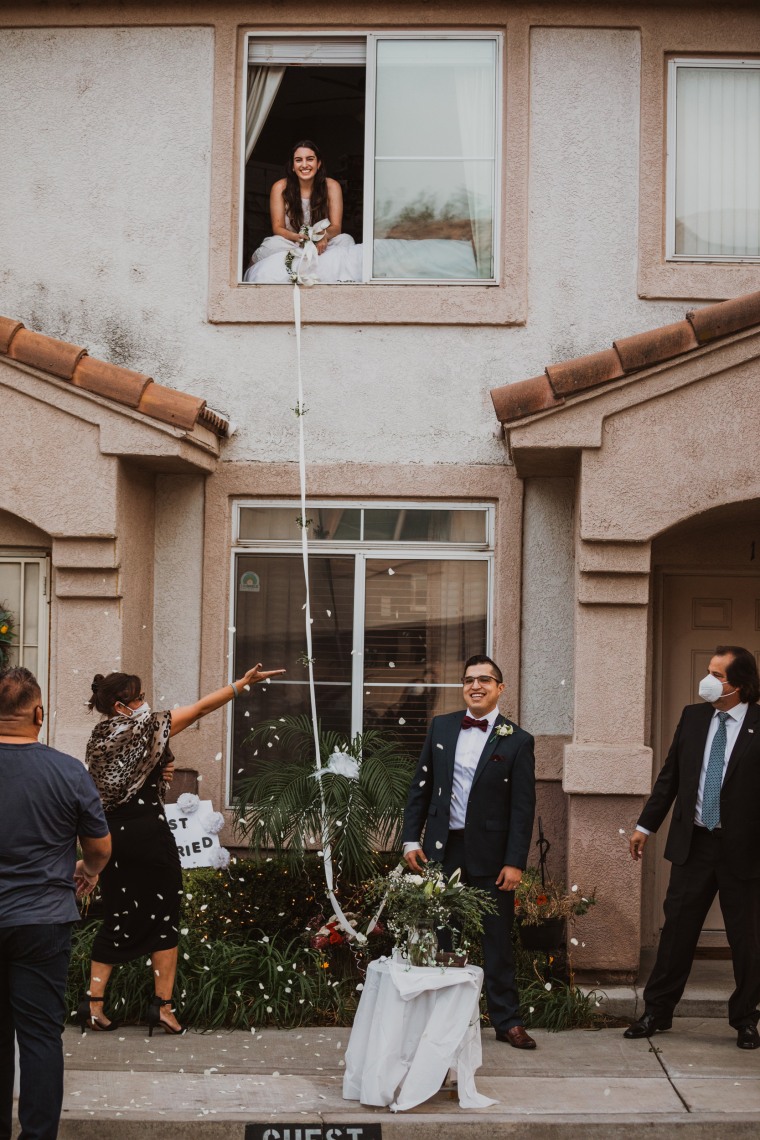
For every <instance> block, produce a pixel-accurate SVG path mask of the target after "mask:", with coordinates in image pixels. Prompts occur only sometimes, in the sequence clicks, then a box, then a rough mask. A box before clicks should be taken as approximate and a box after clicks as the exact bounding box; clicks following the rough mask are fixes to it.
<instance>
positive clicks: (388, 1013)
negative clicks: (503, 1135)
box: [343, 959, 497, 1112]
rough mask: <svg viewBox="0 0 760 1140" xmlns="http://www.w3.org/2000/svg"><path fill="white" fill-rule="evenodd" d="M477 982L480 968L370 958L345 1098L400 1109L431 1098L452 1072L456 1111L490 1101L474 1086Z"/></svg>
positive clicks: (351, 1043) (480, 980) (477, 1041)
mask: <svg viewBox="0 0 760 1140" xmlns="http://www.w3.org/2000/svg"><path fill="white" fill-rule="evenodd" d="M482 985H483V971H482V970H481V969H480V968H479V967H478V966H465V967H464V968H461V967H447V968H444V967H440V966H410V965H408V964H407V963H406V961H404V960H403V959H392V960H390V959H387V960H383V959H381V960H380V961H377V962H370V964H369V966H368V968H367V978H366V981H365V983H364V990H363V992H362V996H361V1001H360V1002H359V1008H358V1009H357V1011H356V1017H355V1018H354V1026H353V1029H352V1030H351V1039H350V1041H349V1043H348V1048H347V1049H346V1072H345V1076H344V1078H343V1097H344V1099H345V1100H358V1101H361V1103H362V1104H371V1105H388V1106H389V1107H390V1109H391V1111H392V1112H403V1111H404V1110H405V1109H409V1108H414V1106H415V1105H418V1104H422V1102H423V1101H426V1100H428V1098H429V1097H431V1096H434V1095H435V1093H437V1092H438V1090H439V1089H440V1088H441V1086H442V1085H443V1083H444V1081H445V1080H446V1077H447V1075H448V1072H449V1070H450V1069H454V1070H455V1071H456V1075H457V1086H458V1093H459V1106H460V1108H487V1107H488V1106H489V1105H492V1104H496V1103H497V1102H496V1101H494V1100H490V1099H489V1098H488V1097H485V1096H481V1095H480V1093H479V1092H478V1091H477V1089H476V1087H475V1071H476V1070H477V1069H478V1068H479V1067H480V1065H481V1063H482V1059H483V1058H482V1052H481V1046H480V990H481V987H482Z"/></svg>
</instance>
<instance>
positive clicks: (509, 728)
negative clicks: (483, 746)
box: [488, 724, 515, 744]
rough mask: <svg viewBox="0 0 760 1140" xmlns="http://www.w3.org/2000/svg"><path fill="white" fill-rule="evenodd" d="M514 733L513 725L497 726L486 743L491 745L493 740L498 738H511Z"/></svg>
mask: <svg viewBox="0 0 760 1140" xmlns="http://www.w3.org/2000/svg"><path fill="white" fill-rule="evenodd" d="M514 731H515V726H514V725H513V724H498V725H497V726H496V728H495V729H494V730H493V736H492V737H491V739H490V740H489V741H488V743H489V744H493V742H494V740H497V739H498V738H499V737H500V736H511V735H512V733H513V732H514Z"/></svg>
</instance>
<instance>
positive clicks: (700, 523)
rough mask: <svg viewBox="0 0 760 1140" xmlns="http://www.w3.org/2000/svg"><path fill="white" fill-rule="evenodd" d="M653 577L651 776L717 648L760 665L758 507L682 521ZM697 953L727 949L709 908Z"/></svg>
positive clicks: (654, 880) (658, 905) (662, 874)
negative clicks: (741, 652) (740, 649)
mask: <svg viewBox="0 0 760 1140" xmlns="http://www.w3.org/2000/svg"><path fill="white" fill-rule="evenodd" d="M652 568H653V574H654V590H653V605H654V666H655V668H654V688H653V718H652V745H653V751H654V773H653V775H654V776H656V774H657V772H659V770H660V768H661V767H662V764H663V762H664V760H665V756H666V755H667V751H668V748H669V746H670V742H671V739H672V736H673V732H674V731H675V727H676V724H677V723H678V718H679V716H680V713H681V709H682V708H683V707H684V705H686V704H692V703H694V702H695V701H697V700H698V697H697V685H698V683H699V679H700V678H701V677H703V676H704V675H705V673H706V672H707V666H708V662H709V660H710V657H711V656H712V653H713V651H714V649H715V647H716V646H718V645H742V646H744V647H745V648H747V649H749V650H750V651H751V652H753V653H754V654H755V656H756V657H757V659H758V661H760V502H758V501H757V500H752V501H750V502H743V503H734V504H731V505H730V506H729V507H724V508H722V509H721V510H720V511H711V512H708V513H706V514H705V515H701V516H697V517H695V518H692V519H688V520H686V521H685V522H684V523H681V524H679V525H678V526H675V527H673V528H671V529H670V530H668V531H666V532H664V533H663V534H661V535H659V536H658V537H657V538H656V539H655V540H654V541H653V543H652ZM666 834H667V828H666V827H665V826H663V827H662V828H661V829H660V832H659V833H658V835H657V837H656V850H657V856H658V857H657V859H654V860H650V861H649V864H648V870H649V881H648V882H647V883H646V884H645V891H644V910H643V931H642V941H643V944H644V945H647V944H652V943H653V942H654V941H655V940H656V939H657V936H658V934H659V930H660V928H661V925H662V900H663V898H664V895H665V890H666V887H667V879H668V869H669V868H668V865H667V864H666V863H665V862H664V860H663V859H662V857H661V856H662V849H663V848H664V843H665V836H666ZM700 947H701V950H702V953H703V954H705V955H711V956H712V955H719V954H721V952H722V951H724V950H725V949H727V942H726V938H725V930H724V923H723V916H722V914H721V911H720V907H719V906H718V904H717V901H716V902H715V903H714V904H713V906H712V908H711V910H710V913H709V915H708V917H707V921H706V923H705V926H704V930H703V935H702V939H701V940H700Z"/></svg>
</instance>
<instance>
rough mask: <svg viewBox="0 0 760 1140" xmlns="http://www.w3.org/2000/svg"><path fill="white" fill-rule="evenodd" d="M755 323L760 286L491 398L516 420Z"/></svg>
mask: <svg viewBox="0 0 760 1140" xmlns="http://www.w3.org/2000/svg"><path fill="white" fill-rule="evenodd" d="M755 326H760V291H759V292H757V293H747V294H746V295H745V296H743V297H734V298H733V299H732V300H730V301H719V302H718V303H717V304H715V305H706V306H705V307H704V308H703V309H696V310H693V311H691V312H688V313H687V314H686V319H685V320H683V321H677V322H676V323H675V324H671V325H662V326H661V327H660V328H656V329H650V330H649V331H648V332H643V333H638V334H637V335H636V336H628V337H623V338H622V339H621V340H616V341H615V342H614V346H613V347H612V348H609V349H605V350H604V351H603V352H594V353H592V354H591V355H590V356H578V357H575V358H574V359H572V360H565V361H562V362H561V363H558V364H548V365H547V367H546V377H542V376H537V377H534V378H533V379H531V380H518V381H517V382H516V383H514V384H502V385H500V386H499V387H498V388H492V389H491V399H492V400H493V404H494V407H495V409H496V415H497V416H498V418H499V420H500V422H501V423H513V422H514V421H515V420H519V419H523V418H524V417H526V416H532V415H535V414H536V413H538V412H544V411H547V410H549V409H551V408H553V407H555V406H556V405H558V404H561V403H563V402H564V400H565V399H569V398H571V397H573V396H575V395H578V394H579V393H581V392H585V391H588V389H590V388H596V387H597V386H598V385H600V384H608V383H611V382H612V381H613V380H620V379H622V378H623V377H624V376H628V375H630V374H631V373H633V372H637V371H639V370H641V369H643V368H649V367H651V366H652V365H654V364H658V363H660V362H661V361H665V360H672V359H673V358H674V357H676V356H682V355H683V354H684V353H687V352H693V351H694V350H695V349H698V348H701V347H702V345H704V344H709V343H710V342H711V341H714V340H717V339H718V338H719V337H722V336H729V335H730V334H731V333H736V332H741V331H742V330H744V329H750V328H753V327H755ZM555 397H556V398H555Z"/></svg>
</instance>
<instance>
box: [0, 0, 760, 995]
mask: <svg viewBox="0 0 760 1140" xmlns="http://www.w3.org/2000/svg"><path fill="white" fill-rule="evenodd" d="M0 61H1V62H0V105H2V108H3V113H2V116H1V117H0V142H1V146H2V151H1V153H2V155H3V160H2V163H0V313H2V314H3V317H4V319H3V320H2V321H0V393H1V403H0V407H1V408H2V415H1V416H0V424H1V425H2V446H1V447H0V457H1V458H0V470H1V471H2V478H0V603H2V602H5V603H7V604H8V605H9V606H10V607H11V609H12V610H13V612H14V613H15V615H16V619H17V625H18V637H19V647H18V650H17V653H16V656H17V657H18V658H19V659H21V660H23V661H24V662H25V663H26V664H28V665H29V666H30V667H31V668H34V669H35V670H36V671H37V672H38V673H39V675H40V677H41V679H42V681H43V683H44V686H45V691H46V697H47V705H48V708H49V710H50V718H49V738H50V741H51V743H55V744H56V745H57V746H59V747H62V748H64V749H67V750H69V751H71V752H74V753H75V754H78V755H82V753H83V748H84V743H85V741H86V738H87V735H88V733H89V731H90V725H91V720H90V717H89V714H88V713H87V712H86V711H85V709H84V707H83V706H84V701H85V700H86V698H87V697H88V695H89V683H90V680H91V677H92V674H93V673H95V672H106V671H108V670H111V669H117V668H124V669H127V670H128V671H135V672H138V673H140V674H141V676H142V677H143V679H144V682H145V684H146V687H147V689H148V691H149V692H150V693H151V695H152V699H153V703H154V704H155V705H156V706H167V707H171V705H173V704H176V703H178V702H182V703H184V702H186V701H189V700H191V699H193V698H194V697H195V696H196V695H197V694H198V693H199V692H201V691H206V690H209V689H211V688H214V687H216V686H217V685H218V684H220V683H222V682H223V681H225V680H226V679H228V678H229V677H230V676H232V675H233V671H235V670H237V671H238V672H239V671H240V668H241V667H242V666H243V665H244V664H250V663H253V662H255V661H256V660H263V661H264V662H265V663H267V664H268V665H270V664H271V665H272V666H278V665H284V666H286V667H287V669H288V674H287V680H286V681H285V682H283V683H278V684H274V683H273V684H271V685H270V686H268V687H267V688H266V689H265V690H255V691H254V692H253V693H251V694H250V695H246V697H245V698H244V699H242V700H240V701H238V702H237V703H236V705H235V706H234V713H233V714H232V716H231V719H229V720H227V719H225V716H224V715H223V714H222V713H219V714H216V715H215V716H212V717H209V718H208V719H207V720H204V721H203V722H202V724H201V725H200V726H199V727H198V728H197V729H195V730H193V731H192V732H188V733H186V734H185V735H184V736H183V737H182V738H181V741H180V743H179V749H178V752H179V756H178V759H179V764H180V765H181V766H182V767H183V768H185V769H188V770H190V771H193V772H197V773H198V774H199V776H200V777H201V778H202V780H203V783H202V790H203V793H204V795H206V796H210V797H211V798H213V800H214V801H215V803H216V804H217V805H218V806H224V805H226V804H229V802H230V797H231V795H232V794H233V790H234V786H235V782H236V780H237V779H239V778H241V777H242V776H244V775H245V774H246V773H247V772H249V771H250V769H251V765H252V764H255V763H257V762H260V758H259V759H257V758H256V757H254V756H253V754H252V751H251V749H250V748H246V746H245V745H244V744H243V741H244V738H245V736H246V735H247V732H248V730H249V728H250V726H251V725H252V724H254V723H255V722H256V719H257V718H259V717H261V716H264V715H270V714H277V715H282V714H283V713H285V712H300V711H305V710H306V709H307V708H308V699H307V688H306V683H305V682H306V678H305V673H304V669H303V666H302V665H301V664H300V663H299V658H300V657H301V655H302V654H303V651H304V646H303V615H302V605H303V598H304V594H303V580H302V571H301V562H300V551H299V542H300V531H299V529H298V526H297V523H296V517H297V516H298V514H299V513H300V509H299V507H298V462H297V461H298V421H297V418H296V416H295V415H294V411H293V409H294V406H295V405H296V402H297V388H296V374H295V369H296V345H295V337H294V324H293V296H292V289H291V288H290V287H289V286H287V285H280V286H278V285H264V284H250V283H246V282H245V281H244V276H245V272H246V268H247V265H248V262H249V259H250V256H251V253H252V251H253V249H254V248H256V246H257V244H258V243H259V242H260V241H261V239H262V238H263V237H264V236H265V235H266V233H267V232H268V215H267V196H268V191H269V188H270V186H271V184H272V182H273V180H274V179H275V178H277V177H278V176H279V174H280V172H281V170H282V166H283V163H284V161H285V159H286V157H287V154H288V151H289V148H290V146H291V145H292V143H293V142H295V141H296V140H297V139H299V138H304V137H307V138H312V139H315V140H316V141H317V142H318V143H319V145H320V147H321V148H322V150H323V153H324V156H325V163H326V166H327V167H328V169H329V172H330V173H331V174H332V175H333V176H334V177H335V178H336V179H338V180H339V181H340V183H341V186H342V188H343V196H344V204H345V214H344V229H345V231H346V232H348V233H349V234H350V235H351V236H352V237H353V238H354V240H355V243H356V246H357V247H360V249H359V250H358V251H357V258H356V261H355V265H356V266H357V268H356V269H355V272H354V275H353V280H352V281H350V282H343V283H341V284H335V285H318V286H315V287H314V288H313V289H311V290H305V289H304V290H302V291H301V301H302V307H303V321H304V328H303V337H302V365H303V376H304V383H305V389H306V395H305V403H306V408H307V414H306V416H305V428H306V438H307V457H308V488H309V498H310V508H309V515H310V518H311V524H310V532H309V533H310V541H311V550H312V555H313V557H312V571H311V573H312V591H313V602H312V604H313V610H314V641H315V653H314V656H315V660H316V673H317V682H318V685H317V695H318V707H319V711H320V716H321V718H322V720H323V723H324V724H325V725H326V726H329V727H333V728H336V729H339V730H340V731H343V732H346V733H352V732H356V731H360V730H361V729H362V728H367V727H379V728H382V729H385V730H388V729H392V730H393V731H395V732H397V733H398V734H399V735H400V736H401V737H402V738H403V739H404V740H405V741H406V743H407V745H408V747H409V748H410V749H412V750H414V749H415V748H416V747H417V744H418V743H419V739H420V733H421V731H422V728H423V725H424V724H425V723H426V721H427V720H428V719H429V717H430V715H432V714H433V713H434V712H441V711H446V710H448V709H450V708H455V707H457V706H458V704H459V703H460V689H459V685H458V680H459V676H460V666H461V662H462V660H463V658H464V657H465V656H466V655H468V654H470V653H473V652H478V651H482V649H483V648H486V649H487V650H489V651H491V652H492V653H493V655H494V656H495V657H496V659H497V660H498V661H499V662H500V663H501V665H502V668H503V669H504V673H505V677H506V682H507V687H506V693H505V701H504V705H503V707H504V709H505V711H509V712H510V713H511V714H512V715H514V716H515V717H516V718H519V720H520V722H521V723H522V724H523V725H524V726H525V727H526V728H527V729H529V731H531V732H532V733H534V734H535V736H536V741H537V762H538V776H539V781H540V787H539V810H540V812H541V815H542V819H543V821H544V827H545V830H546V832H547V835H548V838H549V839H550V841H551V843H552V851H551V854H550V865H551V867H552V868H553V870H555V871H556V872H557V873H559V874H565V873H566V872H567V873H568V874H569V875H571V876H572V878H573V880H574V881H577V882H579V883H581V884H583V886H584V887H585V888H587V889H591V888H592V887H596V889H597V893H598V897H599V905H598V906H597V907H596V908H595V909H594V911H593V912H592V913H591V914H590V915H589V916H588V918H587V919H585V920H584V942H585V946H584V947H580V948H579V949H578V953H577V964H578V966H579V967H580V968H582V969H584V970H588V971H593V972H594V976H595V977H600V976H602V974H607V975H615V974H617V975H629V976H630V975H634V974H635V973H636V970H637V968H638V960H639V952H640V947H641V946H642V945H649V944H651V943H652V941H653V940H654V937H655V935H656V931H657V929H658V924H659V908H660V902H661V898H662V894H663V885H662V883H661V882H660V876H661V868H660V866H659V864H660V862H661V860H659V859H658V858H657V857H653V858H650V859H649V860H648V863H647V865H646V866H645V870H644V878H643V879H642V876H641V872H640V869H639V868H638V867H637V866H635V865H634V864H633V863H632V862H631V860H630V859H629V857H628V854H627V833H628V832H630V829H631V828H632V826H633V824H634V823H635V821H636V818H637V814H638V811H639V808H640V805H641V803H642V801H643V798H644V797H645V796H646V795H647V793H648V791H649V789H650V787H651V782H652V778H653V774H654V773H656V771H657V769H658V767H659V765H660V764H661V763H662V759H663V756H664V753H665V751H666V749H667V744H668V742H669V738H670V735H671V733H672V730H673V727H674V724H675V721H676V718H677V715H678V712H679V711H680V708H681V706H682V705H683V704H685V703H687V702H689V701H691V700H693V699H696V680H697V678H698V677H699V676H701V675H702V674H703V673H704V672H705V663H706V661H707V659H708V658H709V656H710V651H711V649H712V648H713V646H714V645H715V644H716V643H718V642H738V643H742V644H745V645H747V646H749V647H750V648H752V649H753V650H756V651H758V652H760V582H759V581H758V574H757V565H758V559H760V522H759V521H758V520H759V517H760V516H759V514H758V499H760V465H759V464H758V462H757V456H758V445H757V439H758V437H759V434H760V432H759V431H758V429H760V410H759V406H760V405H759V403H758V399H757V393H758V391H760V372H759V371H758V363H757V359H758V354H759V353H760V294H757V293H754V291H755V290H757V289H758V288H760V276H759V275H758V262H760V11H758V9H757V5H754V4H742V3H730V4H723V5H720V6H716V5H714V4H708V3H700V2H694V3H689V4H682V3H678V2H674V3H649V2H646V0H639V2H638V3H636V2H634V3H630V4H620V3H605V2H603V0H588V2H586V0H581V2H579V3H573V4H568V3H560V2H552V0H547V2H535V3H519V2H516V0H515V2H512V0H501V2H494V3H489V2H487V0H482V2H478V3H474V2H472V3H470V2H468V3H466V4H462V3H458V4H453V3H448V2H446V0H442V2H439V3H437V4H435V5H433V4H431V3H429V2H427V0H416V2H412V3H403V4H402V3H395V2H389V3H385V4H382V3H381V4H373V5H366V4H360V3H355V4H351V3H347V2H335V3H333V2H331V3H328V4H326V5H323V6H321V8H320V9H315V8H314V6H313V5H309V4H305V3H303V2H302V0H291V2H290V3H288V4H287V5H285V4H282V3H280V2H279V0H268V2H263V3H258V4H245V3H239V2H233V0H228V2H225V0H220V2H218V3H216V2H214V0H206V2H202V3H196V4H187V3H174V2H169V0H167V2H165V3H158V4H147V3H137V2H130V0H127V2H125V3H119V4H109V3H99V2H84V3H77V4H73V3H58V2H56V0H51V2H50V3H48V4H45V5H44V6H43V5H39V4H25V3H16V4H13V3H9V4H5V5H3V7H2V9H1V10H0ZM738 297H742V298H743V299H742V300H741V301H731V302H730V303H728V304H725V303H723V302H725V301H726V299H731V298H738ZM687 310H688V311H690V313H693V315H692V316H690V318H689V319H688V320H687V319H686V317H685V314H686V312H687ZM613 345H614V347H613ZM544 369H545V371H544ZM708 927H709V930H708V931H707V932H706V935H705V938H706V939H707V940H709V939H710V938H712V939H713V940H718V941H719V940H720V929H721V920H720V916H719V915H718V914H716V915H714V916H713V915H711V917H710V919H709V920H708Z"/></svg>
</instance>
